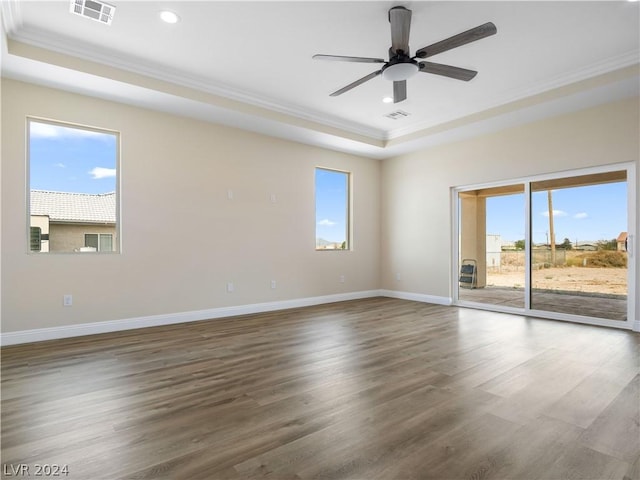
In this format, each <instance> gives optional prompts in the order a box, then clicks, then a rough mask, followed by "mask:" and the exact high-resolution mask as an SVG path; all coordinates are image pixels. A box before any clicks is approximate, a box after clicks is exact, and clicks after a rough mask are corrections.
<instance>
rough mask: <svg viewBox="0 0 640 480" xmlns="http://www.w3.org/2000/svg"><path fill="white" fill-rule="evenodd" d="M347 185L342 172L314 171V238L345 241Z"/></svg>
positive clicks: (347, 178) (347, 176)
mask: <svg viewBox="0 0 640 480" xmlns="http://www.w3.org/2000/svg"><path fill="white" fill-rule="evenodd" d="M348 183H349V175H348V174H345V173H344V172H335V171H332V170H323V169H316V238H322V239H324V240H328V241H330V242H340V243H341V242H343V241H345V240H346V238H347V234H346V231H347V205H348V203H347V202H348V197H347V192H348Z"/></svg>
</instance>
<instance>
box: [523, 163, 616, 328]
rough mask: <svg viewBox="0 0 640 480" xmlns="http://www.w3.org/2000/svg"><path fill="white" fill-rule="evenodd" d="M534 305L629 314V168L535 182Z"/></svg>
mask: <svg viewBox="0 0 640 480" xmlns="http://www.w3.org/2000/svg"><path fill="white" fill-rule="evenodd" d="M531 232H532V241H531V308H532V309H534V310H544V311H551V312H561V313H569V314H578V315H582V316H587V317H596V318H606V319H611V320H626V318H627V299H628V291H627V290H628V287H627V282H628V280H627V277H628V258H627V255H628V253H627V249H626V240H627V235H628V227H627V179H626V172H625V171H617V172H608V173H604V174H595V175H583V176H575V177H567V178H559V179H553V180H546V181H539V182H532V183H531Z"/></svg>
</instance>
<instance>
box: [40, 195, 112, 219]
mask: <svg viewBox="0 0 640 480" xmlns="http://www.w3.org/2000/svg"><path fill="white" fill-rule="evenodd" d="M31 215H48V216H49V219H50V220H51V221H52V222H56V221H58V222H81V223H116V194H115V192H111V193H100V194H93V193H68V192H49V191H46V190H31Z"/></svg>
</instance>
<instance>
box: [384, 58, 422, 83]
mask: <svg viewBox="0 0 640 480" xmlns="http://www.w3.org/2000/svg"><path fill="white" fill-rule="evenodd" d="M418 71H419V67H418V65H417V64H416V63H414V62H411V63H396V64H395V65H389V66H388V67H386V68H384V69H383V70H382V78H384V79H386V80H390V81H392V82H399V81H402V80H406V79H407V78H410V77H413V76H414V75H415V74H416V73H418Z"/></svg>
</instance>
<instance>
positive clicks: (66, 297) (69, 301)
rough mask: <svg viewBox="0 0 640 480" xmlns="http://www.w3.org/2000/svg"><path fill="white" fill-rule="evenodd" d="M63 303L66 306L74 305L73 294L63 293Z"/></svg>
mask: <svg viewBox="0 0 640 480" xmlns="http://www.w3.org/2000/svg"><path fill="white" fill-rule="evenodd" d="M62 305H64V306H65V307H71V306H72V305H73V295H68V294H67V295H63V297H62Z"/></svg>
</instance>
